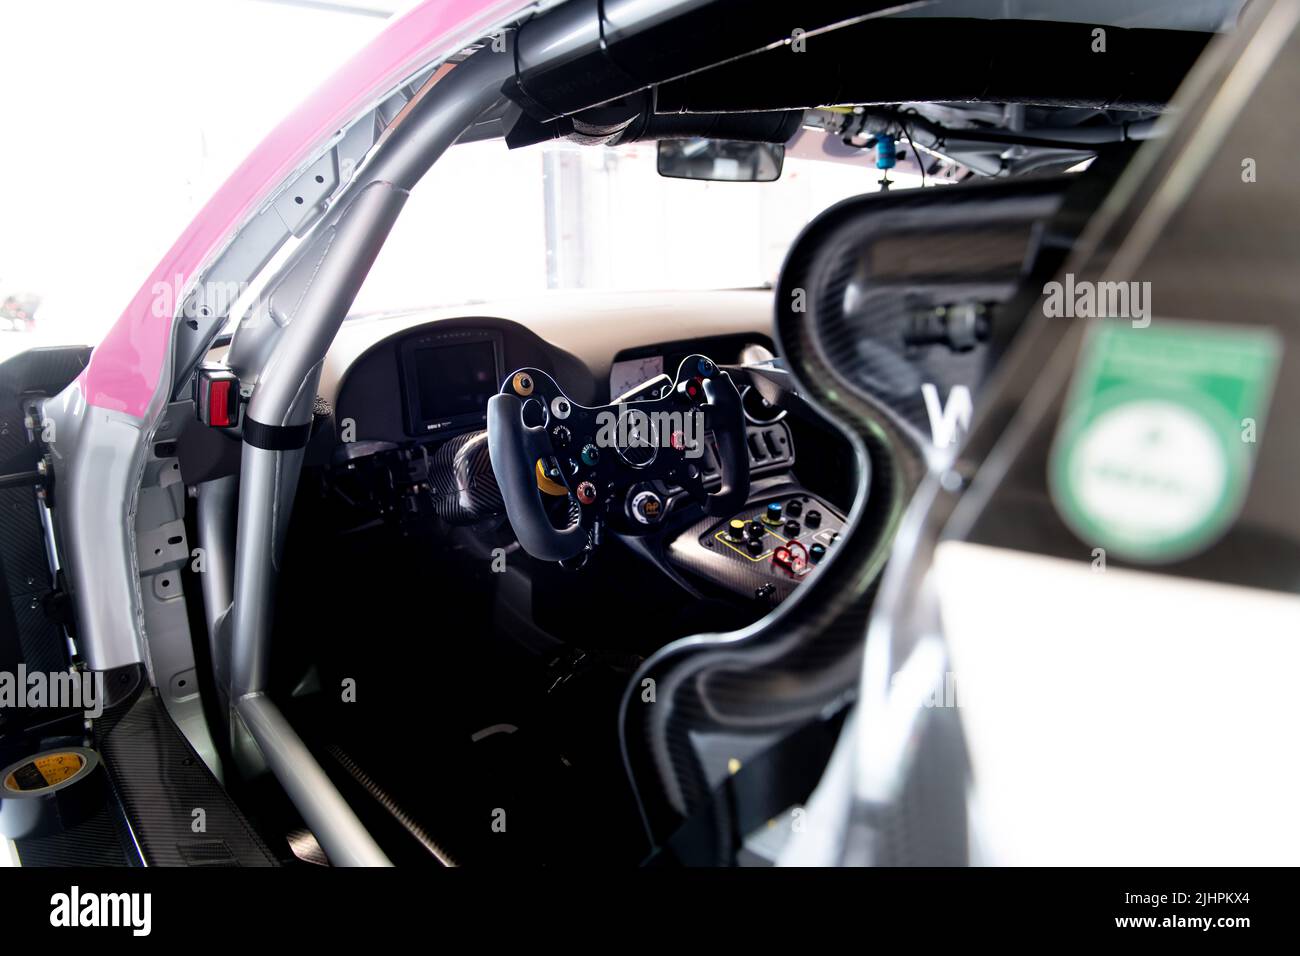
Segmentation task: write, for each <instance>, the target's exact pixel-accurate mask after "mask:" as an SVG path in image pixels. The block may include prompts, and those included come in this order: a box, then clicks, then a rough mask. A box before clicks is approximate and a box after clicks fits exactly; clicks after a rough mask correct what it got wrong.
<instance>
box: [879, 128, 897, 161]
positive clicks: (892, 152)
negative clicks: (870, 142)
mask: <svg viewBox="0 0 1300 956" xmlns="http://www.w3.org/2000/svg"><path fill="white" fill-rule="evenodd" d="M896 165H898V151H897V148H896V144H895V143H894V137H892V136H888V135H886V134H885V133H880V134H879V135H877V136H876V169H893V168H894V167H895V166H896Z"/></svg>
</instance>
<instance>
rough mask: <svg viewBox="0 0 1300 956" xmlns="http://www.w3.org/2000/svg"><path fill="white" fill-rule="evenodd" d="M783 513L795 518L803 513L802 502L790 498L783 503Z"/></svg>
mask: <svg viewBox="0 0 1300 956" xmlns="http://www.w3.org/2000/svg"><path fill="white" fill-rule="evenodd" d="M785 513H786V514H788V515H789V516H790V517H791V518H797V517H799V516H800V515H801V514H803V502H802V501H800V500H799V499H798V498H791V499H790V500H789V501H787V502H786V503H785Z"/></svg>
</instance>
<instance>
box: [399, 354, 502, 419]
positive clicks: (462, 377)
mask: <svg viewBox="0 0 1300 956" xmlns="http://www.w3.org/2000/svg"><path fill="white" fill-rule="evenodd" d="M413 359H414V365H415V381H416V401H417V402H418V406H417V407H418V410H419V412H418V413H419V420H420V422H422V423H423V425H424V429H425V430H426V431H431V430H433V429H435V428H439V427H442V426H443V425H446V424H449V423H451V421H452V420H453V419H459V418H461V417H462V416H474V415H477V416H482V415H483V414H484V412H485V411H486V409H487V402H488V399H489V398H491V397H492V395H493V393H494V392H495V391H496V389H497V384H498V383H497V380H496V354H495V352H494V350H493V347H492V343H491V342H471V343H468V344H465V345H440V346H434V347H431V348H417V349H415V351H414V354H413Z"/></svg>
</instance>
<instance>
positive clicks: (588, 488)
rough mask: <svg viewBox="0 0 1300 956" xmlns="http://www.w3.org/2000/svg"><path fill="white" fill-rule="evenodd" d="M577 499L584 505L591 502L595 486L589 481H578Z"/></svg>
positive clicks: (593, 499)
mask: <svg viewBox="0 0 1300 956" xmlns="http://www.w3.org/2000/svg"><path fill="white" fill-rule="evenodd" d="M578 500H579V501H581V502H582V503H583V504H584V505H589V504H592V503H593V502H594V501H595V500H596V486H595V485H593V484H592V483H591V482H590V481H583V482H579V483H578Z"/></svg>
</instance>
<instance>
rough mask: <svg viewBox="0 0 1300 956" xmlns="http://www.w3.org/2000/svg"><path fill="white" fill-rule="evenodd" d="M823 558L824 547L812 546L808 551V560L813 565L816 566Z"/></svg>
mask: <svg viewBox="0 0 1300 956" xmlns="http://www.w3.org/2000/svg"><path fill="white" fill-rule="evenodd" d="M824 557H826V545H824V544H814V545H813V546H812V547H811V548H809V549H808V559H809V560H810V561H812V563H813V564H816V563H817V562H818V561H820V560H821V559H822V558H824Z"/></svg>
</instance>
